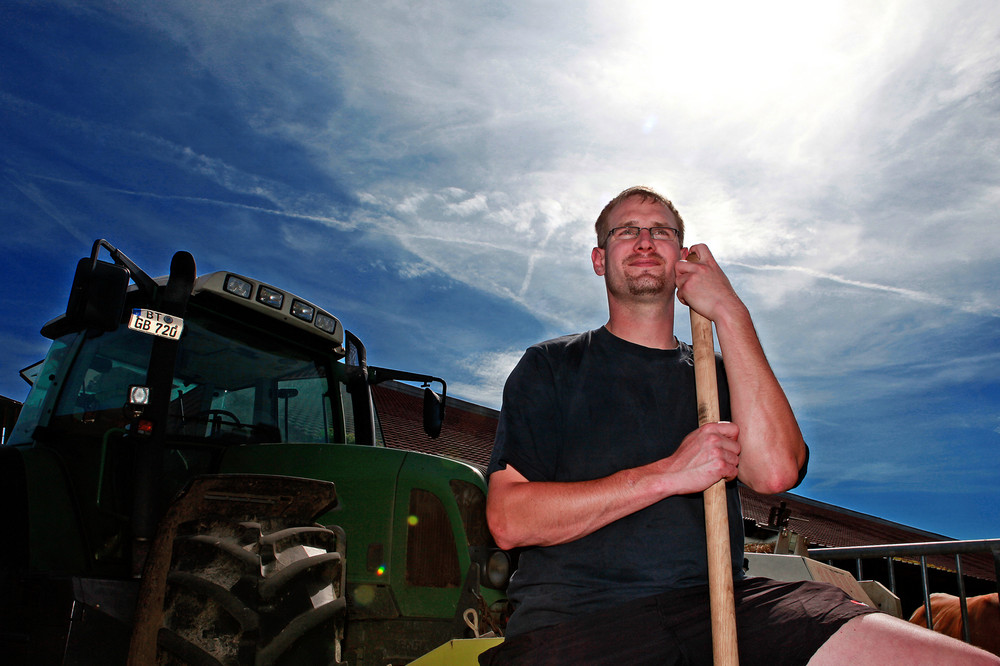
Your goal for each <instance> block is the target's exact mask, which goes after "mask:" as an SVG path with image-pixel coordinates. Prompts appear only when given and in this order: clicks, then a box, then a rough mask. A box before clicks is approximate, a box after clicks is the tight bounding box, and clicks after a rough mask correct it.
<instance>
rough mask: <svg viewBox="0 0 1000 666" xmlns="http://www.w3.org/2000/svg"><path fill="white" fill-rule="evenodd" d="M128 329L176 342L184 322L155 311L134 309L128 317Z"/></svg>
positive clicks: (178, 318)
mask: <svg viewBox="0 0 1000 666" xmlns="http://www.w3.org/2000/svg"><path fill="white" fill-rule="evenodd" d="M128 327H129V328H131V329H132V330H133V331H139V332H140V333H148V334H149V335H158V336H160V337H161V338H167V339H168V340H177V339H178V338H180V337H181V332H182V331H183V330H184V320H183V319H181V318H180V317H174V316H172V315H168V314H163V313H162V312H157V311H156V310H147V309H146V308H134V309H133V310H132V316H131V317H129V320H128Z"/></svg>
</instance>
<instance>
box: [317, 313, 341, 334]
mask: <svg viewBox="0 0 1000 666" xmlns="http://www.w3.org/2000/svg"><path fill="white" fill-rule="evenodd" d="M315 323H316V328H318V329H319V330H321V331H326V332H327V333H330V334H333V333H334V332H335V331H336V330H337V320H336V319H334V318H333V317H332V316H330V315H328V314H327V313H325V312H323V311H322V310H320V311H318V312H317V313H316V322H315Z"/></svg>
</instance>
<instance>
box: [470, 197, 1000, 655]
mask: <svg viewBox="0 0 1000 666" xmlns="http://www.w3.org/2000/svg"><path fill="white" fill-rule="evenodd" d="M595 227H596V231H597V247H596V248H594V250H593V251H592V253H591V259H592V262H593V266H594V272H595V273H596V274H597V275H599V276H603V277H604V279H605V286H606V290H607V297H608V309H609V319H608V322H607V324H606V325H605V326H604V327H602V328H600V329H598V330H595V331H590V332H588V333H583V334H580V335H575V336H567V337H564V338H558V339H556V340H550V341H548V342H545V343H541V344H539V345H535V346H533V347H531V348H529V349H528V351H527V352H526V353H525V355H524V356H523V357H522V359H521V361H520V362H519V363H518V365H517V367H516V368H515V369H514V371H513V372H512V373H511V375H510V377H509V378H508V380H507V385H506V386H505V388H504V399H503V408H502V410H501V415H500V424H499V428H498V430H497V438H496V443H495V446H494V450H493V456H492V460H491V462H490V466H489V470H488V473H489V477H490V492H489V497H488V501H487V518H488V520H489V525H490V529H491V531H492V532H493V535H494V537H495V539H496V542H497V544H498V545H500V546H501V547H502V548H506V549H511V548H520V549H522V550H521V554H520V561H519V565H518V570H517V572H516V573H515V575H514V577H513V579H512V581H511V584H510V587H509V589H508V595H509V597H510V598H511V600H512V602H513V604H514V612H513V615H512V616H511V618H510V622H509V624H508V630H507V637H506V639H505V641H504V643H503V644H501V645H500V646H499V647H498V648H494V649H493V650H491V651H489V652H487V653H485V654H484V655H483V656H482V657H481V659H480V660H481V663H484V664H532V665H537V664H603V663H608V664H612V663H614V664H618V663H629V665H630V666H634V665H636V664H657V665H660V664H710V663H711V661H712V650H711V637H710V624H709V618H710V613H709V608H708V592H707V580H708V575H707V563H706V555H705V529H704V510H703V501H702V495H701V492H702V491H703V490H705V489H706V488H708V487H709V486H711V485H713V484H714V483H715V482H717V481H719V480H720V479H726V481H727V482H728V484H727V498H728V503H729V522H730V531H731V545H732V563H733V575H734V579H735V581H736V597H737V599H736V602H737V634H738V637H739V641H740V655H741V659H742V660H743V663H745V664H757V663H765V661H766V662H768V663H789V664H803V663H806V662H809V663H815V664H822V663H837V664H844V663H850V662H849V660H850V661H853V662H855V663H866V660H871V661H872V662H873V663H914V664H915V663H935V664H940V663H980V662H978V661H976V660H982V661H981V663H993V664H997V663H1000V661H996V660H994V661H989V659H990V658H991V656H990V655H988V654H987V653H980V652H978V651H976V650H975V649H974V648H970V647H968V646H966V645H964V644H962V643H960V642H957V641H951V642H949V641H948V639H944V638H943V637H940V636H938V635H937V634H934V633H933V632H930V631H926V630H922V631H921V630H919V628H916V627H915V626H914V625H911V624H909V623H907V622H903V621H901V620H897V619H896V618H892V617H889V616H887V615H883V614H879V613H874V612H872V610H871V609H869V608H868V607H866V606H863V605H861V604H858V603H856V602H852V601H851V600H849V599H848V598H847V597H846V596H845V595H844V594H843V593H842V592H840V590H838V589H836V588H834V587H832V586H828V585H821V584H817V583H813V582H799V583H778V582H775V581H769V580H766V579H760V578H756V579H754V578H745V577H744V575H743V571H742V566H741V565H742V562H743V553H742V546H743V535H742V529H741V528H742V518H741V514H740V506H739V496H738V493H737V488H736V482H735V480H736V479H739V481H741V482H743V483H745V484H746V485H748V486H749V487H751V488H753V489H754V490H756V491H758V492H763V493H774V492H780V491H784V490H787V489H789V488H791V487H793V486H794V485H796V484H797V483H798V481H799V480H800V479H801V475H802V474H804V472H805V467H806V460H807V458H808V450H807V448H806V445H805V443H804V442H803V440H802V435H801V433H800V431H799V427H798V425H797V423H796V420H795V417H794V415H793V414H792V410H791V408H790V406H789V404H788V401H787V399H786V398H785V395H784V392H783V391H782V389H781V387H780V386H779V384H778V382H777V380H776V379H775V377H774V374H773V372H772V371H771V369H770V366H769V364H768V362H767V360H766V358H765V356H764V352H763V350H762V349H761V346H760V342H759V341H758V338H757V334H756V332H755V330H754V327H753V323H752V321H751V318H750V314H749V312H748V311H747V308H746V307H745V306H744V304H743V302H742V301H741V300H740V299H739V297H738V296H737V294H736V292H735V291H734V290H733V288H732V286H731V285H730V283H729V280H728V279H727V278H726V276H725V274H724V273H723V272H722V270H721V269H720V268H719V266H718V264H717V263H716V261H715V259H714V257H713V256H712V254H711V252H710V251H709V250H708V248H707V247H705V246H704V245H697V246H694V247H692V248H691V251H694V252H696V253H697V255H698V257H699V260H700V261H699V262H698V263H695V262H689V261H685V259H686V258H687V257H688V254H689V250H688V249H686V248H685V247H684V245H683V243H684V225H683V221H682V220H681V218H680V215H679V214H678V213H677V211H676V209H675V208H674V206H673V205H672V204H671V203H670V202H669V201H668V200H667V199H665V198H664V197H662V196H661V195H659V194H657V193H656V192H654V191H652V190H650V189H648V188H642V187H639V188H630V189H628V190H625V191H624V192H622V193H621V194H620V195H618V196H617V197H616V198H615V199H613V200H612V201H611V202H609V203H608V205H607V206H606V207H605V208H604V210H603V211H602V213H601V215H600V216H599V217H598V219H597V223H596V225H595ZM675 292H676V294H677V298H678V299H679V300H680V301H681V303H683V304H685V305H688V306H690V307H692V308H693V309H694V310H695V311H697V312H699V313H700V314H702V315H704V316H705V317H707V318H708V319H710V320H712V321H713V322H714V323H715V326H716V331H717V335H718V340H719V346H720V348H721V350H722V354H721V357H722V358H724V359H725V365H724V366H723V365H722V363H721V359H717V364H718V366H719V371H720V376H719V386H720V402H721V411H722V414H723V418H724V419H727V418H728V419H729V421H730V422H723V423H715V424H707V425H705V426H702V427H698V419H697V407H696V398H695V392H694V369H693V360H692V353H691V348H690V347H689V346H688V345H686V344H684V343H681V342H679V341H678V340H677V338H676V337H675V336H674V329H673V323H674V294H675ZM944 653H948V654H949V655H950V656H943V655H944Z"/></svg>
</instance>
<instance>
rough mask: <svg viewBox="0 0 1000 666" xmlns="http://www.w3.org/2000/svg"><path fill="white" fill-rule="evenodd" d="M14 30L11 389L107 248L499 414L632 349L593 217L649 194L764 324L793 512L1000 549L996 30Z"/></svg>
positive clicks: (980, 10)
mask: <svg viewBox="0 0 1000 666" xmlns="http://www.w3.org/2000/svg"><path fill="white" fill-rule="evenodd" d="M694 4H697V6H691V5H694ZM815 4H821V5H822V7H819V8H817V7H813V6H811V5H815ZM0 29H2V31H3V33H4V39H3V40H2V41H0V121H2V127H3V131H2V132H0V167H2V177H0V220H2V224H3V229H4V234H3V235H4V248H5V252H4V260H3V261H2V262H0V275H2V278H3V280H4V283H5V284H6V285H8V289H6V290H4V292H3V293H2V295H0V314H2V322H3V323H2V326H0V368H3V369H4V372H3V373H0V394H2V395H6V396H8V397H12V398H14V399H17V400H23V398H24V396H25V394H26V391H27V386H26V385H25V384H24V383H23V382H22V381H21V379H20V378H19V377H18V376H17V371H18V370H20V369H21V368H23V367H25V366H27V365H29V364H30V363H33V362H35V361H36V360H38V359H40V358H41V357H42V356H43V355H44V352H45V349H46V347H47V345H46V342H47V341H46V340H45V339H44V338H42V337H41V336H40V335H39V334H38V330H39V328H40V326H41V325H42V323H44V322H45V321H46V320H48V319H50V318H51V317H53V316H55V315H56V314H58V313H59V312H61V311H62V309H63V308H64V307H65V301H66V297H67V294H68V289H69V284H70V281H71V279H72V273H73V270H74V266H75V262H76V260H77V259H78V258H80V257H82V256H85V255H87V254H88V253H89V251H90V247H91V244H92V243H93V241H94V240H95V239H96V238H106V239H108V240H109V241H110V242H111V243H113V244H114V245H116V246H117V247H119V248H120V249H121V250H122V251H124V252H125V253H126V254H128V255H129V256H130V257H131V258H132V259H134V260H135V261H136V262H137V263H138V264H139V265H140V266H142V267H144V268H145V270H146V271H147V272H148V273H150V274H152V275H160V274H164V273H166V272H167V268H168V266H169V262H170V258H171V256H172V254H173V252H174V251H176V250H179V249H185V250H188V251H190V252H191V253H192V254H193V255H194V256H195V259H196V261H197V263H198V268H199V271H200V272H208V271H212V270H223V269H226V270H234V271H238V272H242V273H244V274H247V275H251V276H253V277H256V278H258V279H261V280H264V281H267V282H269V283H272V284H275V285H277V286H281V287H284V288H286V289H288V290H290V291H292V292H295V293H297V294H299V295H300V296H303V297H305V298H308V299H310V300H313V301H315V302H317V303H319V304H321V305H322V306H323V307H325V308H327V309H329V310H330V311H331V312H334V313H336V314H337V315H338V316H339V317H340V318H341V320H342V321H343V322H344V324H345V325H346V326H347V327H348V328H349V329H351V330H353V331H354V332H356V333H358V334H359V335H360V336H361V337H362V338H363V339H364V340H365V341H366V344H367V346H368V348H369V355H370V358H371V360H372V362H373V363H376V364H379V365H388V366H393V367H399V368H402V369H407V370H413V371H422V372H431V373H434V374H438V375H441V376H443V377H445V378H446V379H447V380H448V382H449V389H450V392H452V393H453V394H454V395H457V396H459V397H462V398H464V399H467V400H471V401H473V402H477V403H480V404H484V405H488V406H491V407H499V406H500V405H499V403H500V391H501V388H502V385H503V381H504V379H505V377H506V374H507V373H508V372H509V370H510V369H511V367H513V364H514V363H515V362H516V360H517V358H518V357H519V356H520V353H521V352H522V351H523V349H524V348H525V347H526V346H528V345H530V344H532V343H533V342H536V341H538V340H541V339H545V338H548V337H553V336H556V335H561V334H564V333H569V332H576V331H581V330H586V329H590V328H596V327H597V326H600V325H601V324H603V323H604V321H605V320H606V317H607V309H606V301H605V298H604V292H603V285H602V283H601V280H600V278H598V277H596V276H595V275H594V274H593V271H592V268H591V266H590V261H589V254H590V248H591V247H592V246H593V239H592V224H593V219H594V218H595V217H596V215H597V213H598V212H599V210H600V209H601V207H602V206H603V204H604V203H605V202H606V201H607V200H608V199H610V198H611V197H612V196H613V195H614V194H616V193H617V192H618V191H620V190H621V189H624V188H625V187H627V186H629V185H633V184H639V183H641V184H647V185H650V186H653V187H655V188H656V189H658V190H661V191H662V192H664V193H665V194H667V195H668V196H670V197H671V198H672V199H673V200H674V202H675V203H676V204H677V206H678V208H679V209H680V211H681V214H682V215H683V216H684V218H685V221H686V222H687V225H688V240H689V241H690V242H705V243H708V244H709V246H710V247H711V248H712V249H713V251H714V253H715V255H716V256H717V258H718V259H719V260H720V263H722V265H723V267H724V268H725V269H726V270H727V272H728V274H729V276H730V278H731V280H732V281H733V283H734V286H735V287H736V288H737V290H738V291H739V292H740V294H741V296H742V297H743V298H744V300H745V301H746V302H747V304H748V305H749V306H750V308H751V311H752V312H753V313H754V316H755V321H756V324H757V327H758V329H759V331H760V335H761V338H762V340H763V343H764V347H765V349H766V350H767V352H768V356H769V358H770V359H771V362H772V364H773V366H774V367H775V370H776V372H777V374H778V376H779V379H781V381H782V383H783V385H784V386H785V388H786V391H787V392H788V395H789V398H790V400H791V402H792V405H793V407H794V408H795V410H796V413H797V415H798V416H799V419H800V422H801V425H802V427H803V430H804V432H805V434H806V438H807V440H808V441H809V443H810V446H811V448H812V462H811V466H810V474H809V476H808V477H807V479H806V481H805V482H804V484H803V485H802V486H800V487H799V488H798V489H797V491H796V492H798V493H800V494H802V495H804V496H806V497H810V498H813V499H817V500H820V501H824V502H830V503H833V504H837V505H840V506H844V507H847V508H850V509H853V510H856V511H861V512H865V513H870V514H873V515H877V516H880V517H883V518H886V519H889V520H895V521H899V522H902V523H906V524H909V525H913V526H915V527H919V528H921V529H925V530H929V531H932V532H937V533H941V534H946V535H949V536H954V537H958V538H992V537H998V536H1000V491H998V484H997V479H998V472H1000V462H998V455H997V454H998V451H1000V340H998V335H997V331H998V324H1000V296H998V291H1000V263H998V258H1000V257H998V255H1000V242H998V237H997V229H998V224H997V223H998V221H1000V220H998V217H1000V214H998V210H1000V141H998V137H1000V14H998V13H997V12H996V11H995V4H994V3H992V2H985V1H983V2H958V1H955V2H936V1H933V0H910V1H908V2H892V1H887V2H880V3H870V2H860V1H859V2H826V3H801V2H785V1H775V2H768V3H742V2H738V3H719V2H706V3H674V2H634V1H632V0H623V1H621V2H615V3H604V2H588V1H583V2H579V3H573V4H572V5H567V4H566V3H558V2H549V1H545V0H511V1H510V2H506V3H503V4H502V5H499V4H495V3H487V2H470V1H468V0H462V1H461V2H458V1H427V2H408V3H403V2H384V1H380V0H375V1H371V2H364V3H357V2H337V1H331V0H322V1H321V0H290V1H287V2H260V1H255V0H240V1H238V2H235V1H233V2H230V1H226V0H215V1H213V2H209V3H204V2H200V1H198V2H195V1H190V2H189V1H184V0H174V1H172V2H159V1H147V0H136V1H133V2H127V3H121V2H101V1H97V0H88V1H86V2H84V1H81V2H72V1H68V0H66V1H57V2H46V1H44V0H32V1H30V2H26V1H20V0H7V1H6V2H4V3H2V5H0ZM680 310H683V308H680ZM686 319H687V314H686V312H679V314H678V326H679V327H680V330H681V331H682V334H681V337H689V336H688V334H687V323H686Z"/></svg>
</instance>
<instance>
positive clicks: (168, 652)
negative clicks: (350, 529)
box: [156, 519, 346, 666]
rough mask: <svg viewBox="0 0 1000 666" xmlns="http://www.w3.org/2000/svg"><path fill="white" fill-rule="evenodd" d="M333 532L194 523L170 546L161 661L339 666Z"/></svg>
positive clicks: (337, 535) (339, 576)
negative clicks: (335, 665)
mask: <svg viewBox="0 0 1000 666" xmlns="http://www.w3.org/2000/svg"><path fill="white" fill-rule="evenodd" d="M343 556H344V535H343V531H342V530H340V529H339V528H325V527H320V526H316V525H310V526H293V527H288V526H284V525H281V524H280V523H279V524H269V523H267V522H263V521H262V522H239V523H232V522H228V523H227V522H226V521H223V520H220V521H215V520H212V519H198V520H195V521H192V522H190V523H187V524H184V525H181V526H180V527H179V529H178V533H177V536H176V537H175V539H174V543H173V552H172V556H171V564H170V570H169V572H168V574H167V581H166V583H167V585H166V593H165V597H164V613H163V626H162V628H161V629H160V630H159V632H158V634H157V638H156V643H157V655H158V662H159V663H160V664H191V665H196V666H202V665H206V666H207V665H212V666H217V665H226V666H228V665H230V664H232V665H239V666H244V665H247V666H249V665H254V666H269V665H272V664H273V665H275V666H280V665H283V664H302V665H312V664H316V665H321V666H329V665H330V664H339V663H340V658H341V656H340V643H341V640H342V638H343V630H344V618H345V614H346V604H345V599H344V574H345V571H344V560H343Z"/></svg>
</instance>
